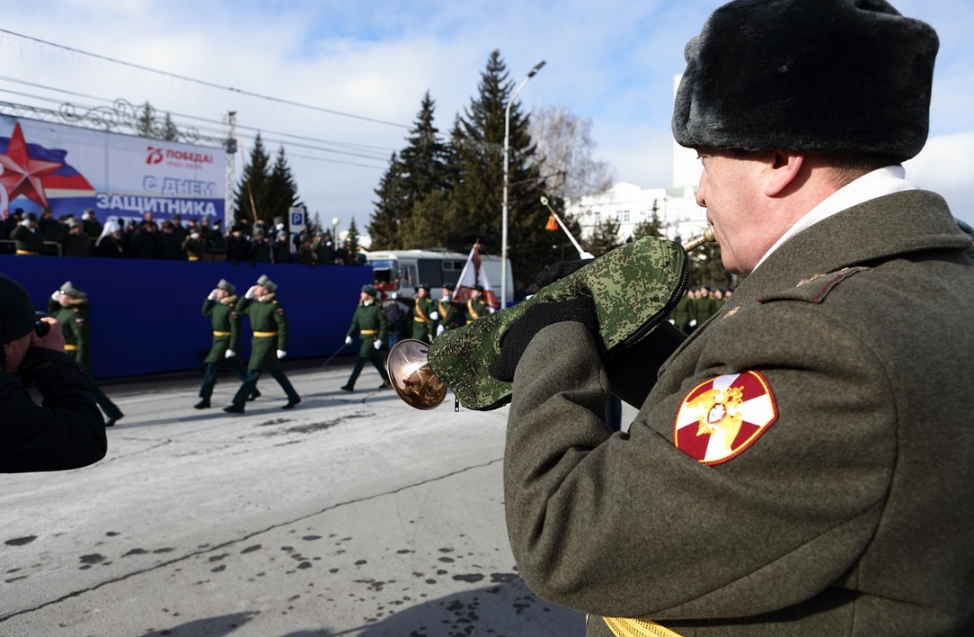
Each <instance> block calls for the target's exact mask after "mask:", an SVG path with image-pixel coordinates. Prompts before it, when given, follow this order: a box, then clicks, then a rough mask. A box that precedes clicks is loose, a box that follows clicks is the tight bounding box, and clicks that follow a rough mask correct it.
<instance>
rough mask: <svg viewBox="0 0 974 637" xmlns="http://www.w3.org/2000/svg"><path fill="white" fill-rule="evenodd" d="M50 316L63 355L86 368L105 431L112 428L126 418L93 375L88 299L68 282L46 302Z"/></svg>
mask: <svg viewBox="0 0 974 637" xmlns="http://www.w3.org/2000/svg"><path fill="white" fill-rule="evenodd" d="M47 313H48V314H50V315H51V316H52V317H53V318H55V319H57V322H58V323H60V324H61V334H63V335H64V351H65V352H66V353H67V354H70V355H71V356H74V360H75V361H77V362H78V363H80V364H81V366H82V367H84V369H85V371H86V372H87V373H88V377H89V378H91V379H92V383H91V391H92V393H93V394H94V395H95V402H96V403H98V406H99V407H101V409H102V411H104V412H105V416H107V419H106V420H105V426H106V427H112V426H114V424H115V423H116V422H118V421H119V420H120V419H121V418H122V416H123V415H124V414H122V410H120V409H119V408H118V406H117V405H116V404H115V403H113V402H112V401H111V400H110V399H109V398H108V396H106V395H105V392H103V391H102V390H101V389H99V388H98V386H97V385H95V383H94V378H95V377H94V375H93V374H92V373H91V325H90V322H89V320H88V314H89V305H88V295H87V294H86V293H85V292H84V291H82V290H80V289H78V288H76V287H75V286H74V285H72V284H71V281H66V282H65V283H64V285H62V286H61V287H60V288H58V289H57V290H55V291H54V294H52V295H51V299H50V300H49V301H48V302H47Z"/></svg>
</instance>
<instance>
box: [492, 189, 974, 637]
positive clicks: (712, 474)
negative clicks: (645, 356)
mask: <svg viewBox="0 0 974 637" xmlns="http://www.w3.org/2000/svg"><path fill="white" fill-rule="evenodd" d="M970 245H971V244H970V239H969V238H968V237H966V236H965V235H963V234H961V233H960V232H959V231H958V230H957V229H956V224H954V221H953V219H952V218H951V215H950V212H949V210H948V209H947V206H946V203H945V202H944V201H943V199H941V198H940V197H939V196H938V195H935V194H933V193H929V192H923V191H909V192H902V193H897V194H893V195H887V196H884V197H880V198H878V199H875V200H873V201H870V202H866V203H864V204H861V205H858V206H855V207H853V208H851V209H849V210H845V211H843V212H840V213H838V214H836V215H834V216H832V217H830V218H828V219H825V220H823V221H821V222H819V223H817V224H815V225H813V226H811V227H810V228H808V229H806V230H804V231H802V232H801V233H799V234H797V235H796V236H794V237H792V238H791V239H789V240H788V241H787V242H786V243H785V244H783V245H782V246H781V247H779V248H778V249H777V250H776V251H775V252H774V253H773V254H772V255H770V256H769V257H768V259H767V261H765V262H764V263H763V264H762V265H761V266H760V267H758V268H757V269H756V270H755V271H754V272H753V273H752V274H751V275H750V276H749V277H748V278H747V279H746V280H745V281H744V282H743V283H742V284H741V285H740V286H739V287H738V288H737V290H736V291H735V293H734V296H733V298H732V299H731V301H730V302H729V303H727V304H725V306H724V307H723V309H722V311H721V313H720V314H719V315H717V316H716V317H714V319H713V320H712V321H711V322H710V323H708V324H707V325H706V326H704V327H703V328H702V329H697V330H696V331H695V332H694V333H693V334H692V335H691V336H690V337H689V338H688V339H687V340H686V341H685V342H684V343H683V345H682V346H681V347H680V349H678V350H677V351H676V352H675V353H674V354H673V356H671V357H670V359H669V360H668V361H667V362H666V363H665V364H664V365H663V367H662V368H661V369H660V372H659V378H658V381H657V382H656V384H655V386H654V387H653V390H652V392H651V393H650V395H649V396H648V397H647V399H646V402H645V403H644V404H643V406H642V409H641V410H640V412H639V414H638V416H637V417H636V420H635V421H634V422H633V423H632V425H631V428H630V431H629V432H628V433H617V434H614V435H613V434H610V433H609V431H608V430H607V429H606V428H605V425H604V424H603V410H604V405H605V399H606V385H607V379H606V375H605V371H604V369H603V367H602V365H601V363H600V361H599V359H598V357H597V354H596V349H595V347H594V345H593V339H592V337H591V335H590V334H589V333H588V331H587V330H586V329H585V328H584V327H582V326H581V324H579V323H558V324H555V325H551V326H548V327H546V328H544V329H543V330H541V331H540V332H539V333H538V335H537V336H536V337H535V338H534V339H533V340H532V341H531V343H530V344H529V346H528V348H527V349H526V351H525V353H524V356H523V358H522V359H521V362H520V364H519V366H518V368H517V372H516V375H515V378H514V393H513V402H512V405H511V413H510V421H509V427H508V437H507V449H506V455H505V460H504V463H505V466H504V482H505V500H506V510H507V520H508V527H509V535H510V539H511V545H512V548H513V552H514V556H515V558H516V560H517V564H518V566H519V567H520V572H521V574H522V575H523V577H524V579H525V581H526V582H527V584H528V586H530V587H531V589H532V590H533V591H535V592H536V593H537V594H538V595H539V596H541V597H543V598H545V599H548V600H551V601H553V602H557V603H559V604H562V605H565V606H568V607H571V608H575V609H578V610H581V611H585V612H589V613H593V614H595V615H603V616H610V617H613V616H614V617H643V618H651V619H653V620H655V621H657V622H658V623H659V624H661V625H663V626H666V627H668V628H670V629H671V630H673V631H676V632H677V633H678V634H680V635H683V636H685V637H745V636H746V637H765V636H768V637H770V636H774V637H811V636H814V637H825V636H829V637H831V636H842V637H894V636H896V637H902V636H905V635H909V636H910V637H921V636H933V635H949V634H951V633H952V631H953V630H954V629H955V628H956V627H957V626H958V625H959V624H960V623H961V622H963V621H964V619H965V618H966V617H967V616H968V614H969V613H970V612H971V610H972V607H974V550H971V538H972V537H974V515H972V511H971V502H972V501H974V462H972V458H974V426H972V422H974V421H972V416H971V414H972V410H971V397H972V388H974V366H972V365H971V364H970V360H969V359H970V353H971V352H974V320H972V319H974V267H972V264H971V261H970V260H969V259H968V258H967V256H966V255H965V254H964V251H965V250H967V249H968V248H969V247H970ZM844 268H852V269H850V270H846V271H844V272H843V271H842V270H843V269H844ZM566 343H570V344H572V346H566V345H565V344H566ZM747 372H757V373H758V374H760V378H763V379H764V381H765V382H766V384H767V390H766V391H763V392H762V390H761V389H760V386H759V385H756V384H755V383H754V382H753V381H754V379H755V378H756V377H754V375H752V374H747ZM737 374H741V376H737ZM716 378H720V381H719V382H718V383H717V384H716V385H715V383H714V379H716ZM741 378H750V379H751V381H752V382H751V389H750V390H748V395H747V398H748V399H749V400H750V399H752V398H754V399H757V398H760V396H761V395H762V394H763V398H762V399H760V401H754V402H750V403H746V404H744V405H742V407H741V409H740V411H733V412H727V413H729V414H733V413H740V414H742V415H743V416H744V417H745V420H747V419H750V420H755V419H756V418H764V417H766V416H767V414H768V412H769V410H772V411H774V412H776V413H777V419H776V420H775V421H773V422H772V423H771V424H768V425H767V426H766V428H765V429H763V433H761V434H759V435H757V436H755V437H752V438H748V439H747V441H746V444H742V445H741V446H740V447H738V449H737V455H734V456H731V457H729V458H725V459H724V460H725V461H723V462H720V463H716V464H704V463H702V462H700V461H698V460H697V459H696V457H695V456H694V455H693V453H692V449H693V447H694V446H695V445H696V446H698V447H699V445H700V444H701V442H703V443H704V444H706V443H707V441H708V436H709V434H707V432H706V431H704V430H703V426H702V425H701V428H700V429H698V427H697V421H696V420H689V419H682V418H681V417H682V416H684V415H687V414H689V415H691V416H696V415H700V416H701V417H703V415H705V414H706V415H714V413H715V412H714V411H713V410H710V411H707V410H706V409H703V410H700V411H699V412H697V413H695V412H694V411H693V409H692V407H693V405H692V404H691V403H692V402H693V401H688V397H689V396H690V394H691V393H694V395H696V393H695V392H694V389H695V388H700V389H707V388H708V387H714V388H715V389H716V388H717V387H718V386H721V387H723V386H732V387H733V384H734V383H736V382H738V381H737V380H735V379H741ZM727 396H728V395H725V396H724V399H727ZM704 421H705V422H711V420H710V419H709V418H704ZM691 422H692V423H693V424H692V425H690V427H689V428H687V427H683V428H681V429H677V427H676V425H679V424H681V423H683V424H688V423H691ZM718 422H721V423H723V420H722V419H721V420H718ZM680 432H682V433H680ZM747 435H751V434H750V433H748V434H747ZM677 438H680V440H682V442H679V441H677ZM709 440H710V441H713V437H712V436H710V437H709ZM736 442H737V440H735V443H736ZM676 444H681V447H680V448H677V446H675V445H676ZM610 634H611V633H610V632H609V631H608V628H607V627H606V625H605V623H604V621H602V620H601V618H600V617H592V618H591V620H590V621H589V624H588V635H590V636H607V635H610Z"/></svg>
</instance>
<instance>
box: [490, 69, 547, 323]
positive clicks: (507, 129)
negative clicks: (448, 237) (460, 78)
mask: <svg viewBox="0 0 974 637" xmlns="http://www.w3.org/2000/svg"><path fill="white" fill-rule="evenodd" d="M544 65H545V61H544V60H541V61H540V62H538V63H537V64H535V65H534V67H532V68H531V70H530V71H528V76H527V77H526V78H524V79H523V80H521V83H520V84H518V86H517V88H516V89H514V93H512V94H511V99H509V100H507V108H506V109H504V195H503V199H504V203H503V208H502V209H501V271H502V272H503V273H504V274H503V276H502V277H501V308H502V309H503V308H504V307H505V306H506V304H507V166H508V162H509V160H510V152H509V146H510V141H511V105H512V104H513V103H514V100H515V99H517V96H518V95H519V94H520V92H521V89H523V88H524V85H525V84H527V83H528V81H529V80H530V79H531V78H532V77H534V76H535V75H537V74H538V71H540V70H541V67H542V66H544Z"/></svg>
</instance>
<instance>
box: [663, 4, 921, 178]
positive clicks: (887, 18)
mask: <svg viewBox="0 0 974 637" xmlns="http://www.w3.org/2000/svg"><path fill="white" fill-rule="evenodd" d="M938 47H939V41H938V39H937V34H936V32H935V31H934V30H933V28H932V27H931V26H930V25H928V24H926V23H924V22H921V21H919V20H914V19H912V18H906V17H904V16H902V15H901V14H900V13H899V12H898V11H897V10H896V9H894V8H893V7H892V6H891V5H890V4H889V3H888V2H886V1H885V0H734V1H733V2H729V3H727V4H725V5H724V6H722V7H720V8H718V9H717V10H716V11H714V13H713V14H711V16H710V17H709V18H708V19H707V22H706V23H705V24H704V26H703V30H702V31H701V32H700V35H699V36H697V37H695V38H693V39H692V40H690V42H689V43H688V44H687V46H686V51H685V53H684V55H685V57H686V61H687V67H686V71H684V73H683V78H682V80H681V81H680V86H679V88H678V89H677V95H676V101H675V104H674V109H673V135H674V137H675V138H676V141H677V143H679V144H680V145H682V146H688V147H691V148H697V147H713V148H723V149H740V150H769V149H782V150H793V151H807V152H825V153H876V154H884V155H889V156H890V157H891V158H893V159H895V160H897V161H905V160H907V159H909V158H911V157H914V156H915V155H916V154H917V153H919V152H920V149H922V148H923V145H924V144H925V143H926V139H927V132H928V128H929V110H930V91H931V83H932V81H933V67H934V59H935V58H936V55H937V49H938Z"/></svg>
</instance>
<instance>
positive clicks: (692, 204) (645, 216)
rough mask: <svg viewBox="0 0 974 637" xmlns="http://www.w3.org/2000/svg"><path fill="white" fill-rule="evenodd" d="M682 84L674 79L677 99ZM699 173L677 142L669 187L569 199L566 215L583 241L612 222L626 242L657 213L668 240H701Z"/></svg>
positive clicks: (625, 188)
mask: <svg viewBox="0 0 974 637" xmlns="http://www.w3.org/2000/svg"><path fill="white" fill-rule="evenodd" d="M679 83H680V76H679V75H677V76H675V77H674V78H673V94H674V95H676V89H677V86H679ZM700 170H701V168H700V162H699V161H697V154H696V152H695V151H693V150H690V149H689V148H684V147H682V146H680V145H679V144H677V143H676V142H675V141H674V142H673V178H672V183H671V185H670V186H669V187H665V188H642V187H640V186H636V185H633V184H628V183H624V182H623V183H618V184H616V185H615V186H613V187H612V188H610V189H609V190H607V191H606V192H603V193H600V194H597V195H582V196H579V197H570V198H569V200H568V201H566V203H565V206H566V208H565V214H566V215H568V216H570V217H574V218H575V219H576V220H577V221H578V225H579V226H581V228H582V237H583V238H587V237H590V236H591V235H592V233H593V232H594V231H595V228H596V227H598V225H599V224H600V223H602V222H604V221H606V220H607V219H612V220H614V221H615V222H616V223H618V224H619V238H620V239H622V240H623V241H624V240H626V239H628V238H629V237H631V236H632V233H633V230H635V228H636V226H637V225H639V224H640V223H646V222H649V221H652V220H653V211H654V210H655V212H656V216H657V217H658V218H659V220H660V223H661V224H662V226H663V232H664V233H665V235H666V237H667V238H668V239H677V240H680V241H686V240H688V239H690V238H692V237H697V236H700V235H701V234H703V230H704V228H706V227H707V211H706V209H705V208H701V207H700V206H698V205H697V202H696V196H697V185H698V184H699V183H700Z"/></svg>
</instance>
